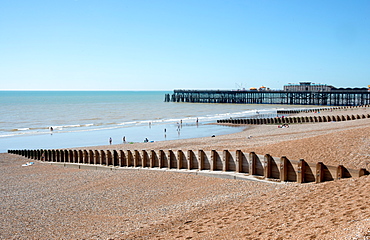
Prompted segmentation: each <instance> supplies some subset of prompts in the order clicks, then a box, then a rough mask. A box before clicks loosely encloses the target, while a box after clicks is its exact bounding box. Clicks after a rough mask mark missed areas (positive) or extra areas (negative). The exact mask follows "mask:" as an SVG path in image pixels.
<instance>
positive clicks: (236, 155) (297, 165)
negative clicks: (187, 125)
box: [8, 149, 369, 183]
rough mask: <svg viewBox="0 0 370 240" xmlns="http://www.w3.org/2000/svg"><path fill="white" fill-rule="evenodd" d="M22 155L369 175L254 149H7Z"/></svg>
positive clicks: (291, 178)
mask: <svg viewBox="0 0 370 240" xmlns="http://www.w3.org/2000/svg"><path fill="white" fill-rule="evenodd" d="M8 153H10V154H17V155H20V156H23V157H25V158H29V159H33V160H37V161H42V162H47V163H53V164H60V165H63V166H65V167H75V168H79V169H94V170H98V169H104V170H119V169H158V170H174V171H176V170H178V171H182V172H188V173H196V174H200V175H213V176H220V177H224V178H225V177H226V178H232V179H248V178H253V179H259V180H269V181H274V182H298V183H309V182H315V183H320V182H325V181H334V180H339V179H342V178H351V177H361V176H364V175H369V172H368V171H367V170H366V169H364V168H363V169H358V170H355V169H348V168H346V167H344V166H343V165H338V166H327V165H325V164H324V163H322V162H318V163H314V164H313V163H308V162H306V161H305V160H304V159H300V160H298V161H296V160H290V159H288V158H287V157H285V156H282V157H280V158H277V157H272V156H270V155H269V154H265V155H257V154H255V153H254V152H249V153H245V152H243V151H241V150H236V151H229V150H223V151H217V150H211V151H203V150H197V151H194V150H187V151H182V150H176V151H173V150H81V149H80V150H67V149H52V150H45V149H38V150H8Z"/></svg>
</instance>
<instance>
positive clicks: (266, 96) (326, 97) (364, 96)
mask: <svg viewBox="0 0 370 240" xmlns="http://www.w3.org/2000/svg"><path fill="white" fill-rule="evenodd" d="M165 102H192V103H239V104H288V105H321V106H360V105H367V104H370V91H368V90H367V89H365V90H353V89H336V90H331V91H285V90H264V91H256V90H182V89H176V90H174V91H173V94H166V95H165Z"/></svg>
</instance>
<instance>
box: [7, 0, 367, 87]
mask: <svg viewBox="0 0 370 240" xmlns="http://www.w3.org/2000/svg"><path fill="white" fill-rule="evenodd" d="M300 81H311V82H314V83H325V84H330V85H334V86H336V87H367V85H369V84H370V1H368V0H364V1H356V0H355V1H348V0H345V1H341V0H335V1H334V0H332V1H329V0H324V1H322V0H313V1H311V0H310V1H300V0H281V1H276V0H269V1H263V0H258V1H257V0H253V1H252V0H251V1H247V0H240V1H239V0H230V1H229V0H224V1H218V0H209V1H205V0H181V1H180V0H168V1H161V0H151V1H145V0H132V1H124V0H116V1H113V0H104V1H102V0H62V1H50V0H44V1H40V0H34V1H24V0H23V1H19V0H3V1H1V3H0V83H1V85H0V89H2V90H7V89H15V90H16V89H30V90H32V89H33V90H34V89H45V90H46V89H59V90H64V89H67V90H68V89H91V90H97V89H100V90H105V89H106V90H111V89H116V90H172V89H179V88H186V89H235V88H237V85H239V86H242V87H246V88H249V87H259V86H261V85H264V86H267V87H270V88H272V89H281V88H282V86H283V85H284V84H287V83H298V82H300Z"/></svg>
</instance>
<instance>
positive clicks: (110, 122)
mask: <svg viewBox="0 0 370 240" xmlns="http://www.w3.org/2000/svg"><path fill="white" fill-rule="evenodd" d="M167 93H171V91H0V102H1V107H0V146H1V147H0V152H6V151H7V150H8V149H26V148H32V149H50V148H72V147H84V146H97V145H108V144H109V139H110V138H112V140H113V144H119V143H122V142H123V137H125V138H126V142H142V141H143V140H144V139H145V138H147V139H149V141H165V140H175V139H184V138H195V137H207V136H211V135H223V134H229V133H234V132H238V131H241V130H242V129H244V128H245V126H243V127H228V126H221V125H215V124H210V123H215V122H216V121H217V120H218V119H225V118H238V117H253V116H256V115H258V114H270V115H274V114H276V111H277V109H282V108H284V109H286V108H294V107H295V108H296V107H297V106H285V105H284V106H282V105H259V104H214V103H173V102H164V97H165V94H167ZM305 107H306V106H305Z"/></svg>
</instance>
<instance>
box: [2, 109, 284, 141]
mask: <svg viewBox="0 0 370 240" xmlns="http://www.w3.org/2000/svg"><path fill="white" fill-rule="evenodd" d="M276 112H277V109H259V110H251V109H247V110H245V111H236V112H223V113H216V114H208V115H207V114H205V115H203V116H201V115H200V116H192V115H189V114H188V113H185V114H184V116H183V117H174V118H158V117H156V116H155V117H154V118H153V119H138V118H135V119H130V120H128V121H122V122H119V121H115V120H114V121H110V122H95V123H92V122H90V123H83V124H63V125H53V126H49V127H45V126H42V127H39V128H37V127H36V128H26V127H25V128H15V129H12V130H11V131H6V130H4V129H2V130H0V137H11V136H20V135H39V134H50V133H51V131H50V128H51V127H52V128H53V131H52V133H53V134H59V133H70V132H86V131H98V130H109V129H117V128H127V127H136V126H148V125H149V126H151V125H168V124H171V125H172V124H174V125H176V124H179V123H180V122H182V124H195V123H199V124H206V123H211V122H214V121H216V120H218V119H225V118H237V117H253V116H255V115H258V114H266V113H276ZM109 120H112V119H109ZM9 132H11V133H9Z"/></svg>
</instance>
